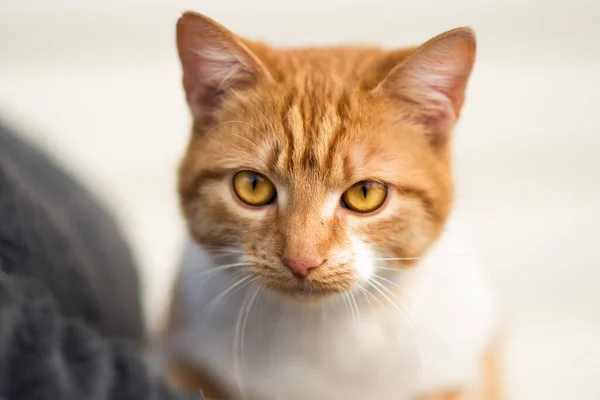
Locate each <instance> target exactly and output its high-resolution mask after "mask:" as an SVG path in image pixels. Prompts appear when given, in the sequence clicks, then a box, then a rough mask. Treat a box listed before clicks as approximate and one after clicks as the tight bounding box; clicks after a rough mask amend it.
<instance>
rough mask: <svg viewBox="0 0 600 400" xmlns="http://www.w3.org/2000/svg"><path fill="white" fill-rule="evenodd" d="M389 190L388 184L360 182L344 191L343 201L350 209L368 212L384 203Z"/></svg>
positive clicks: (362, 212)
mask: <svg viewBox="0 0 600 400" xmlns="http://www.w3.org/2000/svg"><path fill="white" fill-rule="evenodd" d="M387 192H388V190H387V186H386V185H384V184H381V183H379V182H372V181H363V182H358V183H357V184H355V185H354V186H352V187H351V188H350V189H348V190H346V191H345V192H344V194H343V195H342V202H343V203H344V205H345V206H346V207H347V208H349V209H350V210H352V211H354V212H357V213H361V214H366V213H370V212H373V211H375V210H377V209H378V208H379V207H381V206H382V205H383V203H384V201H385V198H386V197H387Z"/></svg>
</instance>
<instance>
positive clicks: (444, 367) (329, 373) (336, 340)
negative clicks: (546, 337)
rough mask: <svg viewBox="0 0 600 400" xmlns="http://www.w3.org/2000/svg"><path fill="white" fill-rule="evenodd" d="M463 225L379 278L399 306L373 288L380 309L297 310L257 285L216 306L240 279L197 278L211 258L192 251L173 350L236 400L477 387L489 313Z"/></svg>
mask: <svg viewBox="0 0 600 400" xmlns="http://www.w3.org/2000/svg"><path fill="white" fill-rule="evenodd" d="M459 228H460V227H459V226H457V225H456V223H455V222H450V223H449V225H448V228H447V230H446V233H445V234H444V235H443V237H442V238H441V240H440V241H439V242H438V244H437V245H436V246H435V248H434V249H432V251H431V252H430V255H429V256H428V257H427V258H426V259H424V260H422V261H421V262H420V263H419V265H417V266H416V267H413V269H411V270H410V271H409V272H402V273H393V274H391V275H386V279H388V280H389V285H387V287H388V288H389V289H390V290H393V291H394V292H396V293H397V297H394V296H392V295H391V294H389V293H387V292H385V291H384V293H386V294H387V297H388V298H389V301H388V300H386V299H385V298H383V297H381V296H380V295H379V293H377V291H376V290H375V289H374V288H373V287H371V288H370V292H371V293H373V294H374V295H375V296H376V297H378V300H375V299H374V298H373V297H370V296H368V295H366V294H365V293H363V292H360V291H359V292H357V293H356V297H357V299H356V309H355V310H354V311H351V307H349V304H348V303H347V302H345V301H343V300H341V299H338V300H337V301H332V302H330V303H328V304H325V305H323V306H313V307H300V306H298V305H294V304H290V303H289V301H287V300H284V299H282V298H281V297H279V296H278V295H276V294H273V293H268V292H266V291H261V292H260V293H259V292H257V290H256V289H257V286H254V285H253V284H248V285H246V286H243V285H240V287H238V290H231V291H230V292H228V293H227V295H225V296H221V297H220V298H219V300H218V301H213V299H215V298H216V297H217V296H219V294H220V293H223V292H224V291H226V290H228V288H230V287H231V284H232V282H235V279H232V278H231V276H230V275H227V274H226V273H225V272H216V273H208V274H204V275H203V276H201V275H200V274H201V273H202V272H203V271H206V270H209V269H210V268H211V267H213V266H214V264H215V260H214V259H212V258H211V257H209V256H208V255H206V254H205V253H204V252H203V251H202V249H200V248H199V247H198V246H196V245H194V244H192V243H190V244H189V245H188V246H187V249H186V252H185V255H184V260H183V265H182V269H181V276H180V279H181V282H182V285H181V293H179V294H177V295H178V296H181V299H182V305H183V308H184V310H183V312H184V313H185V315H187V316H188V317H187V318H186V319H185V322H184V324H183V325H182V326H181V327H180V329H179V330H178V331H177V332H172V336H171V342H172V344H173V347H172V350H173V352H176V353H180V354H181V353H182V354H184V355H185V356H186V357H187V358H188V359H189V360H191V361H192V362H193V363H195V364H196V365H197V366H198V367H200V368H201V369H202V370H203V371H205V372H207V373H209V374H211V375H212V376H216V377H218V378H219V379H220V383H221V385H222V386H223V387H225V388H226V389H227V390H229V391H230V394H231V395H232V397H233V398H235V399H248V400H306V399H315V400H320V399H324V400H325V399H326V400H353V399H356V400H359V399H360V400H364V399H377V400H388V399H389V400H412V399H415V398H417V397H418V396H420V395H422V394H425V393H430V392H435V391H437V390H444V389H453V388H456V387H460V386H464V385H469V384H472V383H474V381H476V380H477V378H478V373H479V370H478V368H479V365H480V364H479V363H480V358H481V357H482V354H483V351H484V350H485V347H486V345H487V344H488V341H489V339H490V337H491V334H492V331H493V329H494V305H493V301H492V296H491V294H490V290H489V287H488V284H487V281H486V279H485V271H483V270H482V268H481V265H480V264H479V262H478V260H477V257H475V256H473V255H472V253H471V250H472V249H470V248H468V247H467V246H468V243H467V242H466V240H465V239H466V238H465V237H464V236H462V235H461V234H460V233H459V232H458V229H459ZM219 261H220V262H221V263H222V261H223V260H222V259H219ZM196 278H197V279H196ZM257 293H258V295H256V294H257ZM250 300H254V301H253V302H252V306H251V307H248V304H249V303H250ZM378 301H381V303H382V304H383V306H382V305H381V304H379V303H378ZM392 302H393V303H395V305H392ZM353 304H354V303H353ZM240 387H243V390H241V389H240Z"/></svg>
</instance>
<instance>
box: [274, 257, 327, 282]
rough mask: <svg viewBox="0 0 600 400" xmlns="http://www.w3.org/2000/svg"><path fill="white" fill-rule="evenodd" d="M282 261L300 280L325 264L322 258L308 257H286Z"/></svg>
mask: <svg viewBox="0 0 600 400" xmlns="http://www.w3.org/2000/svg"><path fill="white" fill-rule="evenodd" d="M282 261H283V263H284V264H285V265H287V267H288V268H289V269H290V270H291V271H292V273H293V274H294V276H296V277H298V278H305V277H306V276H307V275H308V274H309V273H310V271H311V270H313V269H315V268H317V267H318V266H320V265H321V264H323V259H322V258H320V257H316V256H308V255H302V256H295V257H288V256H286V257H284V258H283V260H282Z"/></svg>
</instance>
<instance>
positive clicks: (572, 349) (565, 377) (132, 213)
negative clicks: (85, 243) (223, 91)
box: [0, 0, 600, 400]
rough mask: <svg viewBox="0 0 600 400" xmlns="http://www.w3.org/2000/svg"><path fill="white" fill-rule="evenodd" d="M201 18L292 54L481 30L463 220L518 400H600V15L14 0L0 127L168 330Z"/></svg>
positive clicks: (542, 5)
mask: <svg viewBox="0 0 600 400" xmlns="http://www.w3.org/2000/svg"><path fill="white" fill-rule="evenodd" d="M185 9H193V10H195V11H199V12H202V13H205V14H207V15H209V16H211V17H212V18H214V19H216V20H218V21H220V22H221V23H223V24H224V25H225V26H227V27H229V28H230V29H232V30H233V31H234V32H237V33H239V34H242V35H245V36H248V37H250V38H254V39H262V40H267V41H269V42H271V43H273V44H281V45H307V44H335V43H340V42H345V43H348V42H361V43H379V44H382V45H384V46H386V47H398V46H404V45H412V44H417V43H419V42H422V41H424V40H426V39H428V38H429V37H431V36H433V35H435V34H437V33H440V32H442V31H444V30H447V29H450V28H453V27H456V26H460V25H470V26H472V27H474V28H475V30H476V31H477V34H478V38H479V53H478V61H477V64H476V69H475V72H474V76H473V78H472V81H471V85H470V90H469V96H468V100H467V105H466V108H465V111H464V114H463V118H462V121H461V123H460V125H459V128H458V130H457V132H456V136H455V153H456V174H457V177H458V180H459V188H458V194H459V201H458V208H457V212H458V213H461V214H463V215H464V216H465V218H467V219H468V220H469V221H470V222H471V224H472V226H473V229H475V231H476V232H477V234H478V236H479V238H480V241H481V243H482V248H481V255H482V256H483V257H484V258H485V259H487V260H488V263H489V265H490V267H491V268H492V276H493V279H494V283H495V286H496V288H497V289H498V294H499V297H500V299H501V301H502V304H503V306H504V310H505V316H506V327H507V345H506V348H505V350H506V351H505V371H506V380H507V386H508V395H509V396H508V398H509V399H515V400H538V399H540V400H542V399H543V400H549V399H557V400H559V399H560V400H564V399H577V400H599V399H600V380H599V379H598V378H599V377H600V233H599V232H598V227H600V155H599V152H600V120H598V119H596V118H597V117H598V118H600V23H599V22H598V21H599V20H600V2H599V1H598V0H589V1H583V0H578V1H574V0H569V1H567V0H546V1H544V0H506V1H499V0H454V1H449V0H426V1H425V0H421V1H419V2H417V1H412V2H407V1H400V0H389V1H384V0H362V1H341V0H302V1H300V0H296V1H281V0H251V1H242V0H238V1H232V0H218V1H217V0H213V1H207V0H196V1H184V0H144V1H142V0H139V1H131V0H130V1H126V0H97V1H81V0H54V1H52V2H51V1H43V0H40V1H30V0H19V1H16V0H0V115H1V116H3V117H4V118H6V119H8V121H9V122H12V123H13V124H14V125H16V126H19V127H23V128H26V130H25V132H26V133H27V134H28V135H30V137H31V138H32V139H33V140H35V141H36V142H37V143H39V144H40V145H41V146H43V147H44V148H46V149H47V150H49V151H50V152H51V153H53V154H54V155H55V157H56V158H57V159H58V160H59V161H61V162H62V163H63V164H64V165H66V166H68V167H69V168H71V169H72V170H73V171H74V172H75V173H76V174H77V175H78V176H79V177H80V178H81V179H84V180H85V181H86V182H87V183H88V185H89V186H91V187H92V188H93V189H94V190H95V191H96V192H97V193H99V194H100V195H101V196H103V197H104V199H105V200H106V201H107V202H108V204H109V205H110V206H111V207H112V208H113V210H114V211H115V213H116V214H117V215H118V216H119V218H120V219H121V221H122V225H123V227H124V229H125V230H126V232H127V234H128V235H129V237H130V238H131V241H132V244H133V245H134V248H135V250H136V252H137V256H138V258H139V260H140V263H141V265H142V266H143V273H144V274H143V276H144V283H145V303H146V306H147V307H146V311H147V315H148V318H149V321H150V322H151V324H153V325H155V324H156V323H157V322H158V320H159V317H160V312H161V311H162V307H163V306H164V304H165V300H166V298H167V295H168V292H169V285H170V282H171V280H172V276H173V270H174V267H175V265H176V263H177V255H178V245H179V243H180V240H181V238H182V233H183V230H182V224H181V218H180V216H179V213H178V210H177V202H176V197H175V179H174V178H175V173H174V171H175V168H176V164H177V160H178V157H179V155H180V154H181V153H182V151H183V147H184V145H185V142H186V139H187V129H188V124H189V119H188V114H187V110H186V108H185V104H184V101H183V95H182V91H181V88H180V71H179V65H178V61H177V56H176V51H175V46H174V27H175V22H176V20H177V18H178V16H179V14H180V12H181V11H182V10H185Z"/></svg>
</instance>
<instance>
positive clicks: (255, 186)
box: [233, 171, 277, 207]
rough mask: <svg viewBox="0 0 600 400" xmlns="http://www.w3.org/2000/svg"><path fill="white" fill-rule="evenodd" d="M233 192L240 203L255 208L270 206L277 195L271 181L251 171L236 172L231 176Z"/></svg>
mask: <svg viewBox="0 0 600 400" xmlns="http://www.w3.org/2000/svg"><path fill="white" fill-rule="evenodd" d="M233 190H234V191H235V194H236V195H237V197H238V198H239V199H240V200H241V201H243V202H244V203H246V204H248V205H251V206H257V207H258V206H265V205H267V204H270V203H271V202H272V201H273V200H274V199H275V195H276V194H277V192H276V191H275V186H273V184H272V183H271V181H269V180H268V179H267V178H265V177H264V176H262V175H261V174H257V173H256V172H252V171H240V172H237V173H236V174H235V175H234V176H233Z"/></svg>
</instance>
